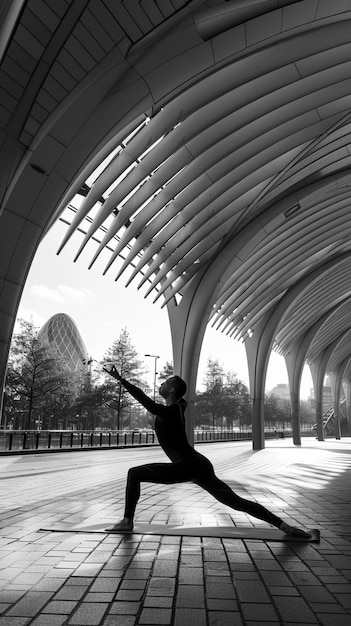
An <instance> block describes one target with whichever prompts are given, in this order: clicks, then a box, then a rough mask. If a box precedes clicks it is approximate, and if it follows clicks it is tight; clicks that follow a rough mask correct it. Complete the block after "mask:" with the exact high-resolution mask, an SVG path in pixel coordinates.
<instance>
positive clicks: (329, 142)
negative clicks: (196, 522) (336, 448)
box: [0, 0, 351, 378]
mask: <svg viewBox="0 0 351 626" xmlns="http://www.w3.org/2000/svg"><path fill="white" fill-rule="evenodd" d="M2 11H3V16H2V22H1V31H0V34H1V42H2V47H1V48H0V53H1V67H0V72H1V75H0V76H1V80H0V90H1V92H0V93H1V95H0V151H1V179H0V198H1V208H0V255H1V261H2V262H1V275H0V281H1V283H0V284H1V292H0V319H1V325H0V328H1V330H0V369H1V371H2V378H3V376H4V370H5V364H6V358H7V351H8V346H9V341H10V337H11V333H12V328H13V324H14V320H15V317H16V311H17V307H18V303H19V299H20V296H21V292H22V289H23V285H24V282H25V279H26V275H27V272H28V269H29V267H30V263H31V260H32V258H33V256H34V254H35V251H36V248H37V246H38V244H39V242H40V240H41V239H42V237H43V236H44V235H45V232H47V230H48V228H50V226H52V224H53V223H54V222H55V220H56V219H57V218H58V217H59V216H62V214H64V215H65V216H67V219H68V220H69V222H70V225H69V226H68V228H67V235H66V237H65V239H64V241H63V242H62V246H63V245H65V243H66V241H67V240H68V239H69V238H70V237H71V236H72V235H73V234H74V233H75V232H76V231H77V229H80V230H81V231H83V232H85V233H86V235H85V236H84V237H83V238H82V240H81V245H80V246H79V248H78V249H77V257H78V256H79V255H80V254H81V253H82V252H83V250H84V254H88V255H89V260H88V262H87V264H88V265H89V264H90V265H91V264H92V263H94V262H95V261H96V259H97V257H98V256H99V255H100V254H101V253H104V255H106V254H108V258H107V264H106V268H105V271H109V272H114V273H115V275H116V278H117V279H118V280H124V281H125V282H127V283H130V282H132V281H136V282H137V286H138V287H139V288H141V289H142V290H143V292H144V294H145V295H146V296H148V295H149V294H150V296H151V297H153V299H154V300H155V301H156V300H157V301H159V302H160V303H161V305H166V304H167V305H168V306H169V307H174V306H177V307H178V308H179V311H181V303H182V302H183V303H187V304H186V305H185V304H183V313H182V315H183V318H184V319H183V326H184V328H183V331H182V332H183V339H184V337H185V336H186V324H187V321H186V319H187V318H188V317H189V312H190V309H191V306H194V304H192V302H195V300H194V298H193V295H192V294H193V293H194V288H195V287H194V285H201V287H200V288H201V289H202V290H203V291H204V292H205V291H206V288H209V286H210V285H211V288H210V289H211V290H210V293H209V294H207V293H206V297H205V298H203V301H204V310H203V311H200V312H197V313H196V320H197V322H196V323H195V321H194V322H193V326H192V328H191V330H190V331H188V332H190V334H191V336H192V338H193V342H194V345H195V344H196V345H197V344H199V342H200V343H201V332H203V328H204V326H205V325H206V323H207V322H208V320H209V319H210V318H211V321H212V323H213V324H214V325H216V326H217V327H218V329H219V330H221V331H223V332H226V333H228V334H229V335H230V336H233V337H240V338H241V339H243V340H244V341H247V339H248V337H251V336H252V335H253V334H255V332H259V328H260V327H262V324H263V321H264V320H266V319H268V317H269V316H270V315H271V314H272V313H273V311H274V310H277V311H278V310H279V307H278V305H279V302H281V301H282V299H283V298H284V296H285V295H286V294H287V293H288V292H291V293H292V294H295V293H296V296H295V297H293V298H292V299H291V300H289V302H290V304H289V310H288V311H284V314H282V316H281V319H280V322H279V323H278V324H277V329H276V330H277V332H276V334H275V339H274V344H275V347H276V349H277V350H279V351H280V352H281V353H282V354H284V355H286V354H288V353H289V350H290V349H291V346H292V344H293V343H294V342H295V341H296V339H297V337H299V336H301V337H302V336H305V335H306V333H307V331H308V329H309V328H311V327H312V326H314V325H315V324H316V323H317V321H318V320H319V319H321V318H322V317H323V316H325V322H324V324H323V325H322V327H321V329H320V330H319V332H318V333H317V336H316V337H315V339H314V341H312V343H311V352H310V353H308V352H307V357H308V358H309V359H313V354H314V352H315V350H316V349H317V346H318V349H319V350H321V349H322V348H325V346H326V345H328V344H329V343H330V342H331V341H334V339H335V336H337V335H341V336H345V337H346V338H347V322H346V319H345V317H343V316H342V315H340V317H338V315H337V314H336V313H334V311H335V310H338V309H335V307H337V305H338V304H340V306H343V304H344V303H345V304H346V301H347V298H348V297H349V293H350V288H349V280H348V276H349V275H350V259H351V244H350V228H351V220H350V211H349V209H348V206H349V202H350V190H351V187H350V175H351V154H350V150H349V144H350V133H351V114H350V113H349V111H350V102H351V79H350V70H351V61H350V58H351V7H350V5H349V3H348V2H345V0H334V2H332V3H331V2H329V1H328V0H304V1H297V0H294V1H292V0H290V1H289V0H261V1H257V0H255V1H254V2H253V1H247V0H246V1H245V2H243V1H242V0H231V1H229V2H225V1H223V0H217V1H216V0H211V1H208V2H205V1H203V0H197V1H196V0H193V1H183V0H177V1H175V0H174V1H171V0H170V1H169V2H168V1H167V2H165V3H160V2H156V1H155V0H143V1H142V2H126V1H125V0H75V2H73V3H71V4H67V2H65V1H64V0H57V2H55V4H54V5H53V4H52V3H51V2H45V1H44V0H43V1H42V2H40V3H37V2H36V1H35V0H27V1H25V0H22V1H19V0H18V1H17V2H4V3H3V4H2ZM96 168H100V169H99V170H98V171H99V174H96V175H95V179H94V180H92V175H93V172H95V171H96ZM77 193H80V194H81V195H82V198H83V200H82V202H81V204H80V207H79V209H78V210H75V211H74V212H73V211H72V210H70V209H67V208H66V207H67V206H68V205H69V204H70V203H71V201H72V199H73V198H74V196H75V195H76V194H77ZM72 215H73V217H72ZM96 240H98V241H100V242H101V243H100V245H97V244H96ZM324 266H325V267H326V269H325V271H324V270H323V267H324ZM319 269H320V271H318V270H319ZM209 272H210V273H209ZM206 276H208V277H209V278H210V280H208V281H206ZM309 276H311V282H310V283H308V277H309ZM306 280H307V283H308V284H309V288H307V289H306V288H305V287H304V289H303V290H302V291H301V292H300V291H299V289H298V288H296V289H295V287H297V286H298V285H299V284H300V282H301V284H302V283H303V284H304V285H306ZM130 288H133V285H132V286H131V287H130ZM200 300H201V298H200ZM205 301H206V302H205ZM277 307H278V308H277ZM328 312H330V316H329V315H328ZM171 317H172V316H171ZM200 327H201V332H200V331H199V330H198V329H199V328H200ZM180 343H182V342H180ZM347 343H348V342H346V343H345V342H344V345H343V348H342V351H341V352H340V358H339V360H338V361H337V362H338V363H340V364H341V361H342V359H343V360H345V358H346V357H347V354H346V353H347V348H345V345H346V344H347ZM182 345H183V344H182ZM340 350H341V348H340ZM345 350H346V353H345ZM178 356H179V355H178ZM181 358H182V357H181V355H180V356H179V358H178V361H179V363H180V362H181ZM192 358H194V357H192V356H191V354H188V356H187V360H188V365H187V368H188V370H189V368H190V369H191V365H190V364H189V360H190V361H191V359H192ZM267 358H268V356H267ZM195 360H196V359H195ZM334 365H335V364H334V362H333V366H334ZM185 369H186V368H185ZM263 370H264V368H262V370H261V375H262V373H263Z"/></svg>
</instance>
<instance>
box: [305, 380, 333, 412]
mask: <svg viewBox="0 0 351 626" xmlns="http://www.w3.org/2000/svg"><path fill="white" fill-rule="evenodd" d="M326 382H329V380H328V379H327V381H326ZM310 401H311V407H312V408H315V406H316V402H315V395H314V389H313V388H311V390H310ZM322 402H323V409H322V410H323V411H326V410H327V409H328V408H329V407H331V406H333V394H332V389H331V386H330V385H324V386H323V390H322Z"/></svg>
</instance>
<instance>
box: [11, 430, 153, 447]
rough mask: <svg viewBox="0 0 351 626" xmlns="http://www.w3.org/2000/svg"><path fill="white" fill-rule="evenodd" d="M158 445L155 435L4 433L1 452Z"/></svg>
mask: <svg viewBox="0 0 351 626" xmlns="http://www.w3.org/2000/svg"><path fill="white" fill-rule="evenodd" d="M155 443H157V438H156V435H155V432H154V431H127V430H124V431H111V430H108V431H107V430H100V431H97V430H91V431H80V430H3V431H0V451H19V450H23V451H25V450H62V449H65V450H67V449H69V450H70V449H75V450H78V449H86V448H111V447H126V446H134V445H135V446H136V445H153V444H155Z"/></svg>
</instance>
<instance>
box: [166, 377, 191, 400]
mask: <svg viewBox="0 0 351 626" xmlns="http://www.w3.org/2000/svg"><path fill="white" fill-rule="evenodd" d="M159 391H160V395H161V396H162V397H163V398H167V397H168V396H169V395H170V394H172V393H173V394H174V395H175V397H176V398H177V400H180V398H182V397H183V396H184V394H185V393H186V382H185V381H184V380H183V379H182V378H181V377H180V376H171V378H168V379H167V380H166V381H165V382H164V383H162V385H161V386H160V389H159Z"/></svg>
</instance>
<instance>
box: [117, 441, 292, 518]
mask: <svg viewBox="0 0 351 626" xmlns="http://www.w3.org/2000/svg"><path fill="white" fill-rule="evenodd" d="M143 482H145V483H158V484H163V485H171V484H174V483H183V482H194V483H195V484H197V485H199V487H202V488H203V489H205V490H206V491H207V492H208V493H210V494H211V496H213V497H214V498H216V500H218V501H219V502H221V503H222V504H225V505H226V506H229V507H230V508H232V509H235V510H236V511H244V512H245V513H249V514H250V515H252V516H253V517H256V518H258V519H261V520H264V521H265V522H268V524H272V525H273V526H276V527H277V528H278V527H279V526H280V524H281V522H282V520H281V519H280V517H277V515H274V513H271V512H270V511H268V509H266V508H265V507H264V506H262V505H261V504H258V503H257V502H251V501H250V500H245V499H244V498H241V497H240V496H238V495H237V494H236V493H234V491H232V489H230V487H229V486H228V485H227V484H226V483H224V482H223V481H222V480H220V479H219V478H217V476H216V475H215V473H214V469H213V466H212V463H211V462H210V461H209V460H208V459H207V458H206V457H204V456H202V455H201V454H199V453H198V452H195V451H194V452H193V453H191V454H189V455H186V456H184V457H182V458H181V459H180V460H179V461H175V462H173V463H149V464H148V465H139V466H138V467H132V468H131V469H130V470H129V472H128V478H127V487H126V504H125V512H124V515H125V517H128V518H130V519H133V517H134V513H135V508H136V505H137V502H138V500H139V497H140V483H143Z"/></svg>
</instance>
